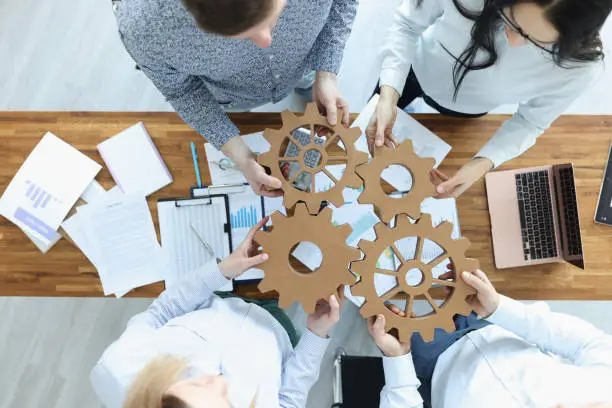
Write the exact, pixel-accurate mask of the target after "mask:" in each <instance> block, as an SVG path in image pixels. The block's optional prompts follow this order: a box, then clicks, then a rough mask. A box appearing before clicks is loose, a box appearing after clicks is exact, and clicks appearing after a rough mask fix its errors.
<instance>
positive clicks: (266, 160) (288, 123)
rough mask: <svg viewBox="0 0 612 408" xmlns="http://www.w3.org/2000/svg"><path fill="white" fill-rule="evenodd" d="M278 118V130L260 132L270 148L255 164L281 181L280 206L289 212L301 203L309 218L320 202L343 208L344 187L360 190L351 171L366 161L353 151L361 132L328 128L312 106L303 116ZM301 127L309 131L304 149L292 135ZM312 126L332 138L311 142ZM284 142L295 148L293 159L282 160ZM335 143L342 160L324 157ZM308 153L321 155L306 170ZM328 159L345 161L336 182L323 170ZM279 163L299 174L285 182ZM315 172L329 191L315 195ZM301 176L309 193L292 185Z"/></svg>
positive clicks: (364, 154)
mask: <svg viewBox="0 0 612 408" xmlns="http://www.w3.org/2000/svg"><path fill="white" fill-rule="evenodd" d="M281 117H282V120H283V127H282V128H281V129H279V130H275V129H266V130H265V131H264V138H265V139H266V140H267V141H268V142H269V143H270V145H271V148H270V151H268V152H267V153H262V154H261V155H259V157H258V162H259V163H260V164H262V165H264V166H266V167H268V168H270V172H271V175H272V176H274V177H276V178H277V179H279V180H280V181H281V183H282V186H281V189H282V190H283V191H284V201H283V205H284V206H285V207H287V208H291V207H293V206H294V205H295V204H296V203H297V202H298V201H302V202H304V203H306V206H307V208H308V212H309V213H310V214H317V213H318V212H319V210H320V208H321V203H322V202H324V201H329V202H331V203H332V204H334V206H336V207H340V206H342V205H344V197H343V195H342V191H343V190H344V188H345V187H353V188H359V187H360V186H361V183H362V181H361V179H360V178H359V177H358V176H357V175H356V174H355V168H356V167H357V166H358V165H360V164H362V163H366V162H367V161H368V155H367V153H364V152H360V151H358V150H357V149H356V148H355V141H356V140H357V139H358V138H359V137H360V136H361V129H359V128H349V129H347V128H345V127H344V126H342V125H341V124H338V125H336V126H331V125H330V124H329V123H328V122H327V119H326V118H325V117H324V116H322V115H321V114H320V113H319V111H318V109H317V107H316V105H315V104H314V103H311V104H308V106H307V107H306V112H305V113H304V115H303V116H301V117H298V116H296V115H295V114H293V113H292V112H290V111H288V110H286V111H284V112H282V113H281ZM338 117H342V111H341V110H340V111H338ZM304 126H308V127H309V129H310V139H309V141H308V144H307V145H303V144H302V143H300V142H299V141H297V140H296V139H295V138H294V136H293V135H292V132H293V131H294V130H296V129H298V128H301V127H304ZM315 126H321V127H324V128H328V129H331V130H332V131H333V135H332V137H330V138H328V139H327V141H326V142H325V143H324V144H323V145H321V144H319V143H316V142H315V134H316V132H315ZM286 139H289V141H291V142H292V143H293V144H294V145H295V146H297V147H298V148H299V150H300V153H299V154H298V155H297V156H293V157H285V153H284V152H281V149H282V147H283V145H284V142H285V140H286ZM336 139H339V140H340V141H341V142H342V144H343V145H344V150H345V154H344V156H329V155H328V152H327V150H326V149H327V148H328V147H329V146H330V145H331V144H332V143H333V142H335V141H336ZM311 150H316V151H317V152H318V153H319V154H320V155H321V158H320V160H319V162H318V165H317V166H315V167H309V166H307V165H306V164H305V162H304V158H305V155H306V153H307V152H309V151H311ZM330 159H333V160H346V169H345V170H344V174H343V175H342V177H341V178H340V179H337V178H336V177H335V176H334V175H333V174H331V173H330V172H329V171H328V170H327V169H326V166H327V165H328V164H329V161H330ZM283 162H298V163H299V165H300V171H299V172H297V173H296V174H295V177H293V179H292V180H287V179H286V178H285V177H284V176H283V174H282V172H281V168H280V164H281V163H283ZM319 172H323V173H324V174H325V175H326V176H327V177H329V179H330V180H331V181H332V182H333V183H334V185H333V186H332V187H331V188H330V189H328V190H325V191H320V192H316V191H315V174H317V173H319ZM302 173H309V174H310V178H311V188H310V191H301V190H299V189H297V188H295V186H294V185H293V182H294V181H295V179H296V178H297V177H299V176H300V175H301V174H302Z"/></svg>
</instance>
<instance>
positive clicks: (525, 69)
mask: <svg viewBox="0 0 612 408" xmlns="http://www.w3.org/2000/svg"><path fill="white" fill-rule="evenodd" d="M461 3H462V4H463V5H464V6H465V7H466V8H467V9H468V10H472V11H478V10H482V8H483V6H484V1H483V0H461ZM473 25H474V22H473V21H472V20H469V19H467V18H465V17H463V16H462V15H461V14H460V13H459V11H458V10H457V8H456V7H455V5H454V4H453V1H452V0H425V1H423V2H422V5H421V6H420V7H418V8H417V7H416V0H404V2H403V4H402V5H401V6H400V7H399V9H398V10H397V12H396V16H395V22H394V24H393V26H392V28H391V32H390V35H389V38H388V40H387V46H386V47H385V49H384V51H383V63H382V71H381V75H380V84H381V85H388V86H391V87H393V88H395V89H396V90H397V91H398V92H399V93H400V94H401V93H402V90H403V88H404V84H405V82H406V78H407V77H408V73H409V72H410V67H412V68H413V69H414V72H415V74H416V76H417V78H418V80H419V83H420V84H421V87H422V89H423V91H424V92H425V94H426V95H428V96H429V97H431V98H432V99H433V100H434V101H436V102H437V103H438V104H440V105H441V106H443V107H445V108H447V109H451V110H454V111H456V112H463V113H484V112H489V111H491V110H493V109H495V108H497V107H498V106H500V105H503V104H519V107H518V110H517V112H516V113H515V114H514V116H513V117H512V118H511V119H510V120H508V121H506V122H505V123H504V124H503V125H502V127H501V128H500V129H499V130H498V132H497V133H496V134H495V135H494V136H493V138H492V139H491V140H490V141H489V142H488V143H487V144H486V145H485V146H484V147H483V148H482V150H480V152H479V153H478V154H477V156H478V157H486V158H489V159H491V161H492V162H493V163H494V165H495V166H496V167H497V166H499V165H501V164H502V163H503V162H505V161H508V160H510V159H513V158H515V157H517V156H519V155H521V154H522V153H524V152H525V151H526V150H527V149H529V148H530V147H531V146H533V145H534V144H535V142H536V138H537V137H538V136H539V135H541V134H542V133H543V132H544V131H545V130H546V129H547V128H548V127H549V126H550V125H551V124H552V122H553V121H554V120H555V119H557V118H558V117H559V116H560V115H561V114H563V112H565V110H566V109H567V108H568V107H569V106H570V105H571V103H572V102H573V101H574V100H575V99H576V98H577V97H578V96H579V95H580V94H581V93H582V92H583V91H584V90H585V89H586V88H587V87H588V86H589V84H590V83H591V82H592V81H593V79H594V78H596V77H597V73H598V72H601V69H602V66H603V64H602V63H590V62H589V63H581V64H578V63H573V64H572V66H573V68H571V69H565V68H561V67H559V66H557V65H556V64H555V63H554V62H553V61H552V58H551V56H550V55H549V54H548V53H546V52H545V51H543V50H540V49H539V48H537V47H536V46H535V45H532V44H530V43H528V44H527V45H525V46H521V47H511V46H510V45H509V44H508V39H507V36H506V33H505V30H504V28H503V26H502V25H500V28H499V31H498V34H497V36H496V41H495V47H496V49H497V52H498V54H499V57H498V60H497V62H496V63H495V65H494V66H492V67H490V68H487V69H483V70H477V71H470V72H468V74H467V76H466V77H465V80H464V82H463V84H462V86H461V88H460V90H459V94H458V97H457V100H456V101H453V95H454V90H455V87H454V82H453V67H454V64H455V58H454V57H453V56H451V55H450V54H449V53H448V52H447V51H446V50H445V49H444V48H446V49H447V50H448V51H450V52H451V53H452V54H453V55H454V56H456V57H459V56H460V55H461V53H462V52H463V51H464V50H465V49H466V48H467V46H468V44H469V43H470V40H471V34H470V33H471V29H472V27H473ZM482 57H483V55H482V54H479V57H478V60H479V61H480V60H481V58H482Z"/></svg>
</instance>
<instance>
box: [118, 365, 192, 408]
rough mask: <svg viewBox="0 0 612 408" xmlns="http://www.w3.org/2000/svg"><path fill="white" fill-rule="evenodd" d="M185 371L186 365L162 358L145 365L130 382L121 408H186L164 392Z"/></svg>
mask: <svg viewBox="0 0 612 408" xmlns="http://www.w3.org/2000/svg"><path fill="white" fill-rule="evenodd" d="M186 371H187V363H186V362H185V360H183V359H179V358H176V357H173V356H162V357H158V358H156V359H155V360H153V361H151V362H150V363H149V364H147V365H146V366H145V367H144V368H143V369H142V371H140V373H139V374H138V376H137V377H136V378H135V379H134V381H133V382H132V385H131V386H130V389H129V391H128V393H127V396H126V398H125V402H124V403H123V408H187V404H185V403H184V402H183V401H182V400H181V399H179V398H176V397H173V396H169V395H167V394H166V391H167V390H168V388H170V386H171V385H172V384H174V383H175V382H177V381H178V380H179V379H180V378H181V376H182V375H183V374H184V373H185V372H186Z"/></svg>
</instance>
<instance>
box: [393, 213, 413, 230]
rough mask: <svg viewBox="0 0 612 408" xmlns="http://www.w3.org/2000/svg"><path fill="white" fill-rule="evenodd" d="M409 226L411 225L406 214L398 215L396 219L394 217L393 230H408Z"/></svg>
mask: <svg viewBox="0 0 612 408" xmlns="http://www.w3.org/2000/svg"><path fill="white" fill-rule="evenodd" d="M411 226H412V223H411V222H410V219H409V218H408V216H407V215H406V214H399V215H398V216H397V217H395V228H401V229H405V228H410V227H411Z"/></svg>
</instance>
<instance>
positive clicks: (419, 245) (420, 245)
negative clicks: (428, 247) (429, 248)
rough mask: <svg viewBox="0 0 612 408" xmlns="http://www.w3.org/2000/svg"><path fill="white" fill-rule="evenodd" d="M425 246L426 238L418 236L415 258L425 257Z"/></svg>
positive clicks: (418, 259) (416, 259)
mask: <svg viewBox="0 0 612 408" xmlns="http://www.w3.org/2000/svg"><path fill="white" fill-rule="evenodd" d="M424 246H425V238H423V237H417V243H416V249H415V250H414V260H415V261H420V260H421V259H422V257H423V247H424Z"/></svg>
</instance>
